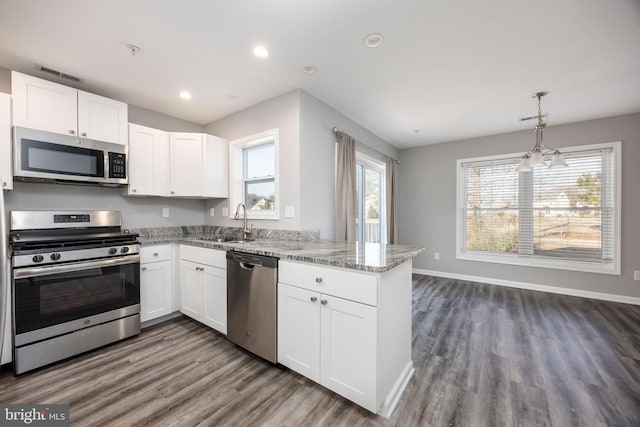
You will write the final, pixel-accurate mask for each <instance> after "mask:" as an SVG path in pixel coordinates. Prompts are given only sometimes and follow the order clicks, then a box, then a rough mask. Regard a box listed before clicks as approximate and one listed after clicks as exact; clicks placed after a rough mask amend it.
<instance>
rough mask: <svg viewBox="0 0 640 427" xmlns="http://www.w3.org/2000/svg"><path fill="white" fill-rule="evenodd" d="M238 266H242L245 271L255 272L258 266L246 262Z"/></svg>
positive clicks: (241, 262)
mask: <svg viewBox="0 0 640 427" xmlns="http://www.w3.org/2000/svg"><path fill="white" fill-rule="evenodd" d="M238 265H240V268H241V269H243V270H253V268H254V267H255V266H256V264H250V263H248V262H244V261H240V262H239V263H238Z"/></svg>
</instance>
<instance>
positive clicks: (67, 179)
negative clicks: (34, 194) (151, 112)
mask: <svg viewBox="0 0 640 427" xmlns="http://www.w3.org/2000/svg"><path fill="white" fill-rule="evenodd" d="M128 149H129V147H128V146H126V145H121V144H112V143H109V142H103V141H95V140H92V139H87V138H79V137H77V136H71V135H63V134H57V133H52V132H45V131H41V130H36V129H28V128H22V127H18V126H14V128H13V159H14V162H13V175H14V178H15V179H16V180H18V181H29V182H56V183H67V184H73V183H87V184H98V185H103V186H108V187H117V186H120V185H126V184H127V154H128Z"/></svg>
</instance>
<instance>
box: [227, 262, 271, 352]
mask: <svg viewBox="0 0 640 427" xmlns="http://www.w3.org/2000/svg"><path fill="white" fill-rule="evenodd" d="M277 283H278V258H273V257H268V256H261V255H253V254H248V253H244V252H234V251H228V252H227V338H229V340H231V341H232V342H234V343H236V344H237V345H239V346H240V347H243V348H245V349H247V350H249V351H250V352H252V353H254V354H256V355H258V356H260V357H262V358H264V359H266V360H268V361H269V362H272V363H277V356H278V354H277V352H278V341H277V325H276V322H277V312H276V302H277V293H276V286H277Z"/></svg>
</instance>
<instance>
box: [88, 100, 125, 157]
mask: <svg viewBox="0 0 640 427" xmlns="http://www.w3.org/2000/svg"><path fill="white" fill-rule="evenodd" d="M127 111H128V108H127V104H125V103H124V102H120V101H116V100H114V99H109V98H105V97H104V96H100V95H95V94H93V93H88V92H83V91H78V132H79V134H80V136H82V137H86V138H90V139H96V140H99V141H106V142H113V143H114V144H122V145H127V143H128V134H127V121H128V117H127V114H128V113H127Z"/></svg>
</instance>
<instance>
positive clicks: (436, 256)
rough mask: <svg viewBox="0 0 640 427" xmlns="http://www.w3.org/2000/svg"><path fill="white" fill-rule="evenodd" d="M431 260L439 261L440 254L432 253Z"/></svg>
mask: <svg viewBox="0 0 640 427" xmlns="http://www.w3.org/2000/svg"><path fill="white" fill-rule="evenodd" d="M433 259H435V260H436V261H438V260H439V259H440V252H434V253H433Z"/></svg>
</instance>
